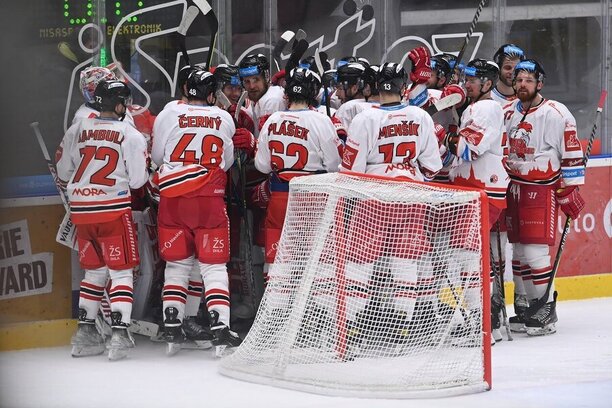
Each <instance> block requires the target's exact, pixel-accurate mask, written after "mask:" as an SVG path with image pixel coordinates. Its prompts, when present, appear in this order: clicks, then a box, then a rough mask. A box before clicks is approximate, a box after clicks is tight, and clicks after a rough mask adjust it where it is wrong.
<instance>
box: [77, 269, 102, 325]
mask: <svg viewBox="0 0 612 408" xmlns="http://www.w3.org/2000/svg"><path fill="white" fill-rule="evenodd" d="M107 272H108V269H106V266H103V267H101V268H98V269H86V270H85V276H84V277H83V280H82V281H81V289H80V291H79V308H80V309H84V310H85V311H86V312H87V318H88V319H92V320H93V319H95V318H96V315H97V314H98V309H99V307H100V301H101V300H102V296H104V288H105V287H106V281H107Z"/></svg>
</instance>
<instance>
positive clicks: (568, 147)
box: [563, 130, 580, 152]
mask: <svg viewBox="0 0 612 408" xmlns="http://www.w3.org/2000/svg"><path fill="white" fill-rule="evenodd" d="M563 140H564V142H565V151H566V152H572V151H576V150H580V140H578V136H577V135H576V131H575V130H567V131H565V132H564V133H563Z"/></svg>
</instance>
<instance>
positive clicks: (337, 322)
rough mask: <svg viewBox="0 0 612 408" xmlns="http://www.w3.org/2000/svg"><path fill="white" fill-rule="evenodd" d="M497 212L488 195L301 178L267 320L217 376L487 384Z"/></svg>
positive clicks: (345, 386) (353, 387) (471, 388)
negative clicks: (492, 218) (491, 220)
mask: <svg viewBox="0 0 612 408" xmlns="http://www.w3.org/2000/svg"><path fill="white" fill-rule="evenodd" d="M487 214H488V204H487V197H486V194H485V193H484V192H483V191H481V190H475V189H465V188H456V187H454V186H446V185H440V184H434V183H417V182H411V181H400V180H397V179H389V178H383V177H376V176H370V175H363V174H354V173H328V174H322V175H312V176H306V177H299V178H294V179H293V180H292V181H291V183H290V193H289V203H288V207H287V216H286V219H285V224H284V227H283V232H282V236H281V239H280V243H279V248H278V252H277V255H276V259H275V262H274V264H273V265H271V267H270V271H269V275H268V276H269V282H268V285H267V288H266V291H265V294H264V297H263V299H262V302H261V305H260V308H259V311H258V313H257V317H256V319H255V322H254V324H253V326H252V328H251V330H250V332H249V334H248V335H247V337H246V339H245V340H244V342H243V343H242V345H241V346H240V347H239V348H238V349H237V350H236V351H235V352H234V353H233V354H231V355H229V356H227V357H225V358H224V359H223V360H222V361H221V364H220V371H221V373H222V374H224V375H228V376H231V377H234V378H238V379H243V380H247V381H252V382H258V383H263V384H269V385H277V386H281V387H285V388H291V389H298V390H303V391H309V392H315V393H320V394H328V395H342V396H352V397H366V398H421V397H431V396H448V395H458V394H465V393H471V392H478V391H485V390H488V389H490V387H491V353H490V347H491V346H490V344H491V343H490V304H489V303H490V293H489V256H488V254H489V249H488V246H489V242H488V235H489V234H488V230H489V226H488V216H487Z"/></svg>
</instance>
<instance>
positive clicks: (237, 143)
mask: <svg viewBox="0 0 612 408" xmlns="http://www.w3.org/2000/svg"><path fill="white" fill-rule="evenodd" d="M232 141H233V142H234V147H235V148H237V149H242V150H244V151H245V152H246V154H247V155H248V156H249V157H251V156H253V153H254V152H255V136H253V134H252V133H251V132H249V131H248V130H247V129H245V128H239V129H236V133H234V137H233V138H232Z"/></svg>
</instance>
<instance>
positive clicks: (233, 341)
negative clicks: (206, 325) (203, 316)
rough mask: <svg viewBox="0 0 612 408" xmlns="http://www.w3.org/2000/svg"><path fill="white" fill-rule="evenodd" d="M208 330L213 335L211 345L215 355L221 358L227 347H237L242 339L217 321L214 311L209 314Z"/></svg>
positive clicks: (216, 314)
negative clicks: (213, 347)
mask: <svg viewBox="0 0 612 408" xmlns="http://www.w3.org/2000/svg"><path fill="white" fill-rule="evenodd" d="M209 315H210V330H211V331H212V333H213V336H214V338H213V340H212V344H213V345H214V346H215V355H216V356H217V357H222V356H223V354H224V352H225V349H226V348H227V347H230V348H231V347H238V346H239V345H240V344H241V343H242V339H241V338H240V336H238V334H237V333H236V332H233V331H231V330H230V328H229V327H227V326H226V325H225V323H223V322H220V321H219V313H218V312H217V311H215V310H211V311H210V312H209Z"/></svg>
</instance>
